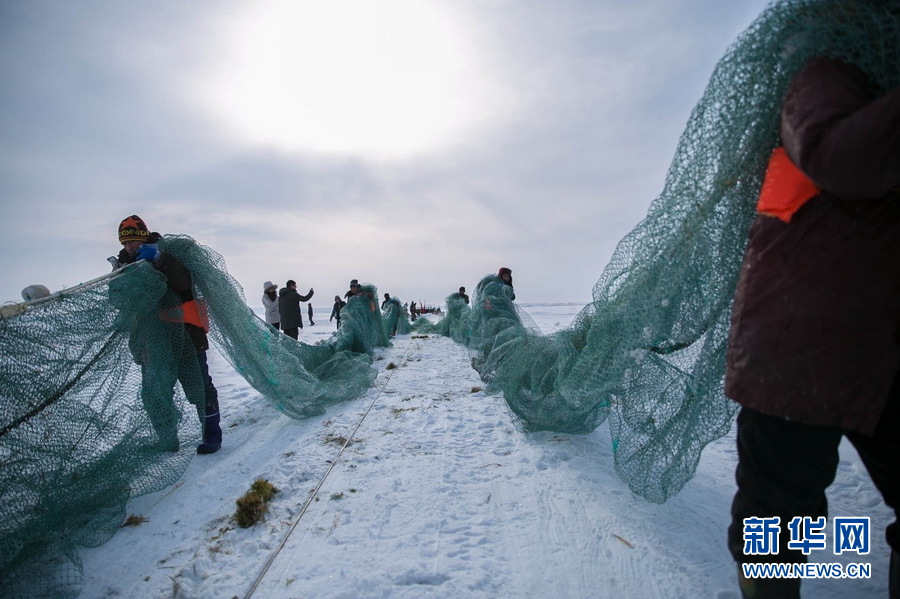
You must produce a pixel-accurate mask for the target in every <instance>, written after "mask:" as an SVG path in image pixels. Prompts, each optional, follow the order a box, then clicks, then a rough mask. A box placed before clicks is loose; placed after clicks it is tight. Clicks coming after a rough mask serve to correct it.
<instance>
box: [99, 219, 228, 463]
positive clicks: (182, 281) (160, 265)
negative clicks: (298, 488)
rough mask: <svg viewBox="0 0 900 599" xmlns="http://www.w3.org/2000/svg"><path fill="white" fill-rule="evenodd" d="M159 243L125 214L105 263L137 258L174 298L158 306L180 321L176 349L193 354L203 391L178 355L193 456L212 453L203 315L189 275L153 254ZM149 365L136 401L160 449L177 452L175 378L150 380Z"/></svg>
mask: <svg viewBox="0 0 900 599" xmlns="http://www.w3.org/2000/svg"><path fill="white" fill-rule="evenodd" d="M160 239H161V236H160V235H159V233H151V232H150V230H149V229H148V228H147V225H146V224H144V221H143V220H142V219H141V218H140V217H139V216H137V215H132V216H129V217H128V218H126V219H124V220H123V221H122V222H121V223H120V224H119V242H120V243H121V244H122V246H123V247H122V250H121V251H120V252H119V255H118V258H116V259H111V260H110V262H113V263H114V266H115V265H116V264H117V265H118V267H124V266H126V265H128V264H132V263H134V262H137V261H139V260H147V261H148V262H150V263H152V265H153V268H155V269H156V270H157V271H159V272H160V273H162V274H163V275H164V276H165V277H166V284H167V285H168V287H169V289H170V290H171V291H172V292H174V293H175V294H176V295H177V297H178V298H179V300H180V302H181V304H180V305H179V306H175V307H173V306H164V308H165V313H166V315H167V318H166V319H167V320H168V319H175V318H177V321H178V322H182V323H184V332H185V335H186V336H187V337H188V338H189V339H190V343H185V344H183V346H182V351H188V352H190V353H191V354H192V355H193V356H194V359H195V360H196V366H197V367H198V368H199V374H200V383H201V384H202V386H203V388H202V390H201V389H199V388H197V385H196V384H195V381H194V376H195V375H194V372H193V371H192V370H191V368H190V367H191V366H192V365H191V356H182V357H183V358H187V359H182V360H179V362H178V363H179V368H178V373H177V380H178V381H180V382H181V386H182V388H183V389H184V394H185V396H186V397H187V399H188V401H190V402H191V403H193V404H194V405H195V406H196V408H197V413H198V415H199V416H200V418H201V423H202V425H203V442H202V443H201V444H200V445H199V446H197V453H200V454H210V453H215V452H216V451H218V450H219V448H220V447H221V446H222V428H221V426H220V424H219V421H220V413H219V394H218V391H217V390H216V387H215V385H213V381H212V377H210V375H209V366H208V364H207V360H206V350H208V349H209V342H208V340H207V337H206V331H207V330H208V328H209V325H208V323H207V322H206V320H205V318H204V316H203V315H204V311H203V310H202V309H201V308H200V307H199V306H198V303H197V302H196V301H195V299H194V295H193V281H192V279H191V273H190V271H189V270H188V269H187V268H185V266H184V265H183V264H182V263H181V262H179V261H178V259H177V258H175V256H173V255H172V254H171V253H169V252H166V251H162V252H160V251H159V249H158V247H157V245H156V243H157V241H159V240H160ZM173 308H175V309H173ZM173 314H175V315H177V316H173ZM149 366H150V365H148V364H145V363H143V362H142V363H141V373H142V376H143V380H142V384H141V397H142V400H143V401H144V408H145V409H146V410H147V413H148V415H149V416H150V421H151V424H152V425H153V428H154V430H155V431H156V433H157V436H158V437H159V447H160V449H163V450H166V451H178V437H177V422H178V420H179V418H180V414H179V413H178V410H177V409H176V407H175V404H174V403H173V402H172V397H173V395H174V386H175V382H176V380H175V379H173V380H171V381H159V380H155V379H154V380H151V377H150V376H149V372H148V368H149ZM154 374H155V375H156V376H158V375H159V371H154ZM164 388H165V389H164ZM161 390H163V391H162V394H163V395H165V394H166V393H168V402H166V403H165V405H159V402H158V396H159V394H160V392H161ZM151 391H153V393H151ZM151 402H152V405H151Z"/></svg>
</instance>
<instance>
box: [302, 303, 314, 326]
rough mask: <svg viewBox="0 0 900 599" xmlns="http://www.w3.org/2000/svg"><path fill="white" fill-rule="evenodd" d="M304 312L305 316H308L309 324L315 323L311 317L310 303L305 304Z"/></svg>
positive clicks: (311, 308)
mask: <svg viewBox="0 0 900 599" xmlns="http://www.w3.org/2000/svg"><path fill="white" fill-rule="evenodd" d="M306 314H307V316H308V317H309V326H313V325H314V324H316V323H314V322H313V319H312V317H313V307H312V304H307V305H306ZM301 320H303V319H302V318H301Z"/></svg>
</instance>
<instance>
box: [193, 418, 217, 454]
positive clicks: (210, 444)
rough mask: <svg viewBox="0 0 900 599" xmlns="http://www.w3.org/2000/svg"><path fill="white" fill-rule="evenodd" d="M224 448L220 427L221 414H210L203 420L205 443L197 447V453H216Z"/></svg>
mask: <svg viewBox="0 0 900 599" xmlns="http://www.w3.org/2000/svg"><path fill="white" fill-rule="evenodd" d="M220 447H222V427H220V426H219V413H218V412H216V413H215V414H210V415H209V416H207V417H206V418H204V419H203V443H201V444H200V445H198V446H197V453H200V454H208V453H216V452H217V451H219V448H220Z"/></svg>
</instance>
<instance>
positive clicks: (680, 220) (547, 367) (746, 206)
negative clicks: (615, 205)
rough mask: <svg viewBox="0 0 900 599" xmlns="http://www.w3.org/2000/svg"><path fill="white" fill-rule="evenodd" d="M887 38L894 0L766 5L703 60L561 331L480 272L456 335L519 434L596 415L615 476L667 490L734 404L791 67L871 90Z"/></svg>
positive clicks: (897, 23) (576, 428)
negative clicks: (736, 313) (544, 327)
mask: <svg viewBox="0 0 900 599" xmlns="http://www.w3.org/2000/svg"><path fill="white" fill-rule="evenodd" d="M898 40H900V2H898V1H897V0H892V1H887V0H869V1H862V0H794V1H790V0H789V1H780V2H773V3H772V4H770V5H769V7H768V8H767V9H766V10H765V11H764V12H763V13H762V14H761V15H760V16H759V17H758V18H757V19H756V21H754V23H752V24H751V26H750V27H749V28H748V29H747V30H746V31H745V32H744V33H743V34H742V35H741V36H740V37H739V38H738V39H737V40H736V41H735V42H734V43H733V44H732V46H731V47H730V48H729V50H728V51H727V53H726V55H725V56H724V58H722V59H721V61H720V62H719V63H718V65H717V66H716V68H715V70H714V72H713V74H712V77H711V79H710V81H709V84H708V86H707V88H706V90H705V92H704V94H703V97H702V98H701V100H700V101H699V103H698V104H697V106H696V107H695V108H694V110H693V112H692V114H691V116H690V119H689V121H688V124H687V127H686V129H685V131H684V133H683V134H682V136H681V139H680V140H679V144H678V148H677V150H676V153H675V157H674V159H673V161H672V165H671V167H670V169H669V172H668V175H667V177H666V182H665V187H664V189H663V191H662V193H661V194H660V196H659V197H658V198H656V200H655V201H654V202H653V203H652V204H651V206H650V208H649V211H648V214H647V216H646V218H645V219H644V220H643V221H642V222H641V223H640V224H638V225H637V227H636V228H635V229H634V230H633V231H631V232H630V233H629V234H628V235H627V236H626V237H625V238H624V239H623V240H622V241H621V242H620V243H619V245H618V246H617V248H616V251H615V252H614V254H613V257H612V259H611V261H610V263H609V264H608V265H607V267H606V268H605V270H604V271H603V273H602V275H601V277H600V280H599V281H598V282H597V284H596V285H595V287H594V294H593V295H594V298H593V302H592V303H591V304H589V305H588V306H586V307H585V308H584V309H583V310H582V312H581V313H580V314H579V315H578V316H577V317H576V319H575V320H574V322H573V324H572V325H571V326H570V327H569V328H567V329H565V330H562V331H559V332H557V333H555V334H553V335H548V336H543V335H540V334H535V333H533V332H532V331H531V327H530V325H529V324H528V323H527V322H526V321H524V320H523V318H522V313H521V312H520V311H518V310H517V309H516V307H515V305H514V303H513V302H512V301H511V300H510V298H509V297H508V289H509V288H508V287H506V288H504V286H503V285H502V283H501V282H500V281H499V279H497V277H495V276H493V275H491V276H488V277H485V279H483V280H482V282H481V283H480V284H479V287H478V289H476V292H475V297H474V300H473V303H472V310H471V314H470V315H469V317H468V319H466V320H465V322H466V323H467V326H466V330H465V331H464V332H463V333H459V332H458V333H457V337H460V338H461V339H464V340H465V342H466V344H467V345H468V347H469V348H470V350H471V352H472V354H473V359H472V363H473V366H474V367H475V368H476V369H477V370H478V371H479V372H480V374H481V376H482V378H483V379H484V380H485V381H487V382H488V383H489V385H488V389H489V390H491V391H502V392H503V394H504V396H505V398H506V401H507V402H508V404H509V407H510V408H511V410H512V411H513V412H514V413H515V414H516V415H517V416H518V417H519V419H520V420H521V421H522V423H523V424H524V426H525V427H527V428H528V429H531V430H552V431H560V432H569V433H587V432H590V431H592V430H594V429H595V428H596V427H597V426H598V425H600V424H601V423H602V422H604V421H606V420H607V419H608V420H609V425H610V430H611V432H612V437H613V445H614V447H613V449H614V454H615V467H616V471H617V473H618V474H619V476H620V477H621V478H622V480H624V481H625V482H626V483H627V484H628V485H629V487H630V488H631V489H632V490H633V491H634V492H635V493H637V494H638V495H641V496H642V497H644V498H646V499H648V500H649V501H653V502H663V501H665V500H666V499H667V498H668V497H670V496H672V495H673V494H674V493H676V492H678V491H679V490H680V489H681V488H682V487H683V486H684V484H685V483H686V482H687V481H688V480H690V478H691V477H692V476H693V474H694V471H695V469H696V466H697V462H698V460H699V459H700V453H701V451H702V449H703V448H704V447H705V446H706V445H707V444H708V443H709V442H711V441H712V440H714V439H717V438H719V437H721V436H722V435H724V434H725V433H726V432H727V431H728V430H729V428H730V425H731V422H732V418H733V415H734V412H735V411H736V405H735V404H733V403H732V402H731V401H729V400H728V399H727V398H725V397H724V395H723V380H724V371H725V349H726V342H727V337H728V330H729V320H730V314H731V304H732V297H733V294H734V290H735V287H736V283H737V277H738V273H739V270H740V266H741V262H742V258H743V253H744V248H745V246H746V241H747V236H748V230H749V227H750V224H751V222H752V221H753V219H754V217H755V205H756V200H757V197H758V194H759V190H760V187H761V184H762V178H763V175H764V173H765V169H766V165H767V163H768V158H769V156H770V154H771V152H772V150H773V148H774V147H775V146H776V145H778V143H779V139H778V124H779V113H780V107H781V104H782V99H783V97H784V94H785V92H786V89H787V85H788V83H789V81H790V78H791V77H792V75H793V74H794V73H795V72H797V71H798V70H799V69H800V68H801V67H802V66H803V65H804V64H805V62H806V61H807V60H808V59H809V58H810V57H812V56H815V55H820V54H821V55H827V56H831V57H834V58H839V59H842V60H845V61H847V62H850V63H853V64H855V65H857V66H859V67H860V68H861V69H862V70H863V71H864V72H866V73H867V74H868V75H869V76H870V77H871V78H872V79H873V83H874V85H875V86H876V87H877V88H878V89H880V90H881V92H884V91H886V90H889V89H891V88H893V87H896V86H897V85H898V83H900V76H898V69H900V52H898ZM448 305H449V302H448ZM448 309H449V308H448ZM459 322H461V319H456V318H455V317H454V318H450V317H449V316H448V317H446V318H445V319H444V320H443V321H441V322H439V323H437V324H435V325H433V326H434V328H435V330H436V331H439V332H442V334H447V331H449V330H450V329H451V327H453V326H459Z"/></svg>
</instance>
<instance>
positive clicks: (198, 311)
mask: <svg viewBox="0 0 900 599" xmlns="http://www.w3.org/2000/svg"><path fill="white" fill-rule="evenodd" d="M160 318H162V319H163V320H165V321H166V322H183V323H185V324H192V325H194V326H197V327H200V328H201V329H203V330H204V331H206V332H207V333H208V332H209V314H207V310H206V302H204V301H198V300H195V299H192V300H190V301H187V302H184V303H183V304H181V305H180V306H176V307H175V308H168V309H166V310H160Z"/></svg>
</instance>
